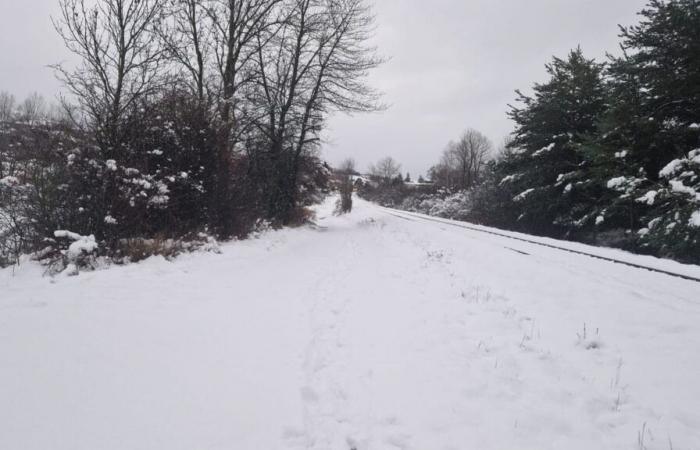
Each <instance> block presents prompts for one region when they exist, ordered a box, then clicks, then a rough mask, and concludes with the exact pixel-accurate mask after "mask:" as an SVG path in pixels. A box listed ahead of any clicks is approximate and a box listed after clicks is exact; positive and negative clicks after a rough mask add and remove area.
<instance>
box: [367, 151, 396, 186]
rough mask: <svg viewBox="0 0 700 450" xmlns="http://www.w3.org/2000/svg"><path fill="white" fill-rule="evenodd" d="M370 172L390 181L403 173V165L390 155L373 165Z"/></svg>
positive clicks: (374, 175)
mask: <svg viewBox="0 0 700 450" xmlns="http://www.w3.org/2000/svg"><path fill="white" fill-rule="evenodd" d="M369 173H370V175H372V176H373V177H376V178H379V179H380V180H383V181H389V180H392V179H394V178H396V177H398V176H399V175H401V165H400V164H399V163H397V162H396V161H395V160H394V158H392V157H391V156H388V157H386V158H383V159H380V160H379V161H378V162H377V164H376V165H371V166H370V167H369Z"/></svg>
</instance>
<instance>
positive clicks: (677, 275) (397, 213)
mask: <svg viewBox="0 0 700 450" xmlns="http://www.w3.org/2000/svg"><path fill="white" fill-rule="evenodd" d="M379 208H381V209H382V210H384V211H385V212H386V213H387V214H389V215H391V216H394V217H398V218H400V219H404V220H423V221H426V222H435V223H439V224H441V225H448V226H452V227H456V228H464V229H466V230H469V231H474V232H477V233H484V234H490V235H493V236H498V237H502V238H506V239H511V240H514V241H520V242H525V243H528V244H532V245H537V246H540V247H547V248H551V249H555V250H560V251H563V252H568V253H573V254H576V255H582V256H587V257H589V258H595V259H598V260H601V261H607V262H611V263H614V264H621V265H624V266H629V267H634V268H635V269H642V270H648V271H650V272H655V273H660V274H663V275H668V276H671V277H675V278H681V279H683V280H687V281H694V282H696V283H700V278H697V277H693V276H690V275H685V274H681V273H676V272H671V271H668V270H663V269H657V268H654V267H649V266H645V265H641V264H635V263H632V262H629V261H623V260H620V259H616V258H610V257H607V256H601V255H596V254H593V253H589V252H584V251H580V250H573V249H570V248H566V247H561V246H558V245H554V244H547V243H544V242H538V241H535V240H532V239H527V238H522V237H518V236H513V235H510V234H507V233H505V232H498V231H495V230H485V229H483V228H479V227H475V226H472V225H469V224H468V223H454V222H453V221H447V220H444V219H440V218H433V217H426V216H424V215H420V214H415V213H411V212H407V211H399V210H395V209H391V208H384V207H381V206H380V207H379ZM407 216H408V217H407ZM510 250H514V249H510ZM514 251H517V252H518V253H523V254H526V253H525V252H521V251H518V250H514Z"/></svg>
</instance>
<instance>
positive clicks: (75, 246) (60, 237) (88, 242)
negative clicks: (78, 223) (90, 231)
mask: <svg viewBox="0 0 700 450" xmlns="http://www.w3.org/2000/svg"><path fill="white" fill-rule="evenodd" d="M54 237H55V238H56V243H57V246H58V248H59V253H58V254H59V255H60V257H59V258H56V259H54V260H53V261H51V262H50V266H51V271H53V272H65V273H66V275H71V276H72V275H77V274H78V272H79V271H80V270H81V269H94V268H95V267H96V265H97V264H96V256H97V250H98V249H99V245H98V244H97V241H96V240H95V236H94V235H90V236H81V235H80V234H78V233H73V232H71V231H68V230H56V231H55V232H54Z"/></svg>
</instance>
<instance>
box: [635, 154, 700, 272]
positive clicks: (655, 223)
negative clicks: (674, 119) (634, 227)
mask: <svg viewBox="0 0 700 450" xmlns="http://www.w3.org/2000/svg"><path fill="white" fill-rule="evenodd" d="M659 177H660V181H659V185H658V186H655V187H654V188H652V189H649V190H647V191H646V192H644V193H643V195H639V196H638V197H637V199H636V201H637V202H639V203H642V204H644V205H648V206H649V207H650V212H649V214H648V215H647V216H646V217H645V221H646V226H645V227H644V228H642V229H641V230H639V235H640V241H641V243H642V245H643V246H644V247H646V248H648V249H650V250H653V251H654V252H657V253H659V254H662V255H666V256H673V257H676V258H679V259H683V260H688V261H697V258H698V255H700V149H697V150H693V151H691V152H690V153H688V155H687V156H686V157H684V158H679V159H675V160H673V161H671V162H670V163H668V164H667V165H666V166H665V167H664V168H663V169H662V170H661V172H660V173H659Z"/></svg>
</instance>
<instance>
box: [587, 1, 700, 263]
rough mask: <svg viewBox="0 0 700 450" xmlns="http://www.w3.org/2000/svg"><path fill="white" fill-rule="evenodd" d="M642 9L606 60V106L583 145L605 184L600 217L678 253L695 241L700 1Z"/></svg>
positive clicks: (699, 203)
mask: <svg viewBox="0 0 700 450" xmlns="http://www.w3.org/2000/svg"><path fill="white" fill-rule="evenodd" d="M641 15H642V17H643V18H644V19H643V20H642V22H641V23H640V24H639V25H636V26H632V27H622V28H621V37H622V38H623V42H622V49H623V53H624V55H623V56H622V57H620V58H614V59H612V61H611V64H610V66H609V69H608V77H609V86H610V95H611V98H610V102H609V103H610V105H609V108H608V111H607V112H606V114H605V117H604V120H603V121H602V122H601V123H600V128H599V132H598V134H597V137H596V138H595V139H594V142H592V143H591V145H590V146H589V147H588V149H589V154H588V155H587V156H588V158H589V161H590V166H591V167H592V168H593V170H594V176H595V177H596V178H597V179H598V180H599V184H600V185H602V186H603V187H604V188H607V189H604V190H603V192H602V193H601V196H600V200H601V201H600V204H602V206H601V207H602V208H603V210H602V211H599V218H600V219H599V223H600V224H601V225H602V226H601V229H614V228H616V227H626V228H629V229H630V230H634V231H636V232H637V233H635V234H634V236H635V237H638V239H639V242H638V244H637V245H641V246H642V248H644V249H646V250H647V251H650V252H654V253H658V254H664V255H667V256H676V257H685V256H683V255H687V254H688V251H689V249H691V248H695V247H697V242H698V240H699V239H700V235H699V234H700V226H698V227H694V226H693V225H692V224H693V223H694V222H693V221H691V217H692V215H693V214H694V212H695V211H696V210H700V194H698V183H697V177H698V176H700V174H699V173H698V168H697V167H696V166H695V165H694V164H695V163H694V162H695V160H696V159H697V155H696V154H695V153H693V150H694V149H697V148H698V147H700V125H698V124H699V123H700V56H699V55H700V2H699V1H697V0H677V1H673V2H663V1H657V0H654V1H651V2H650V3H649V6H648V7H647V8H646V9H645V10H643V11H642V12H641ZM670 167H676V168H679V167H684V170H683V171H681V172H678V173H673V171H672V170H670V169H669V168H670ZM679 177H680V178H679ZM693 193H694V194H693ZM592 208H594V209H595V208H596V207H592ZM598 208H600V207H598ZM695 252H696V260H697V250H695Z"/></svg>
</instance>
